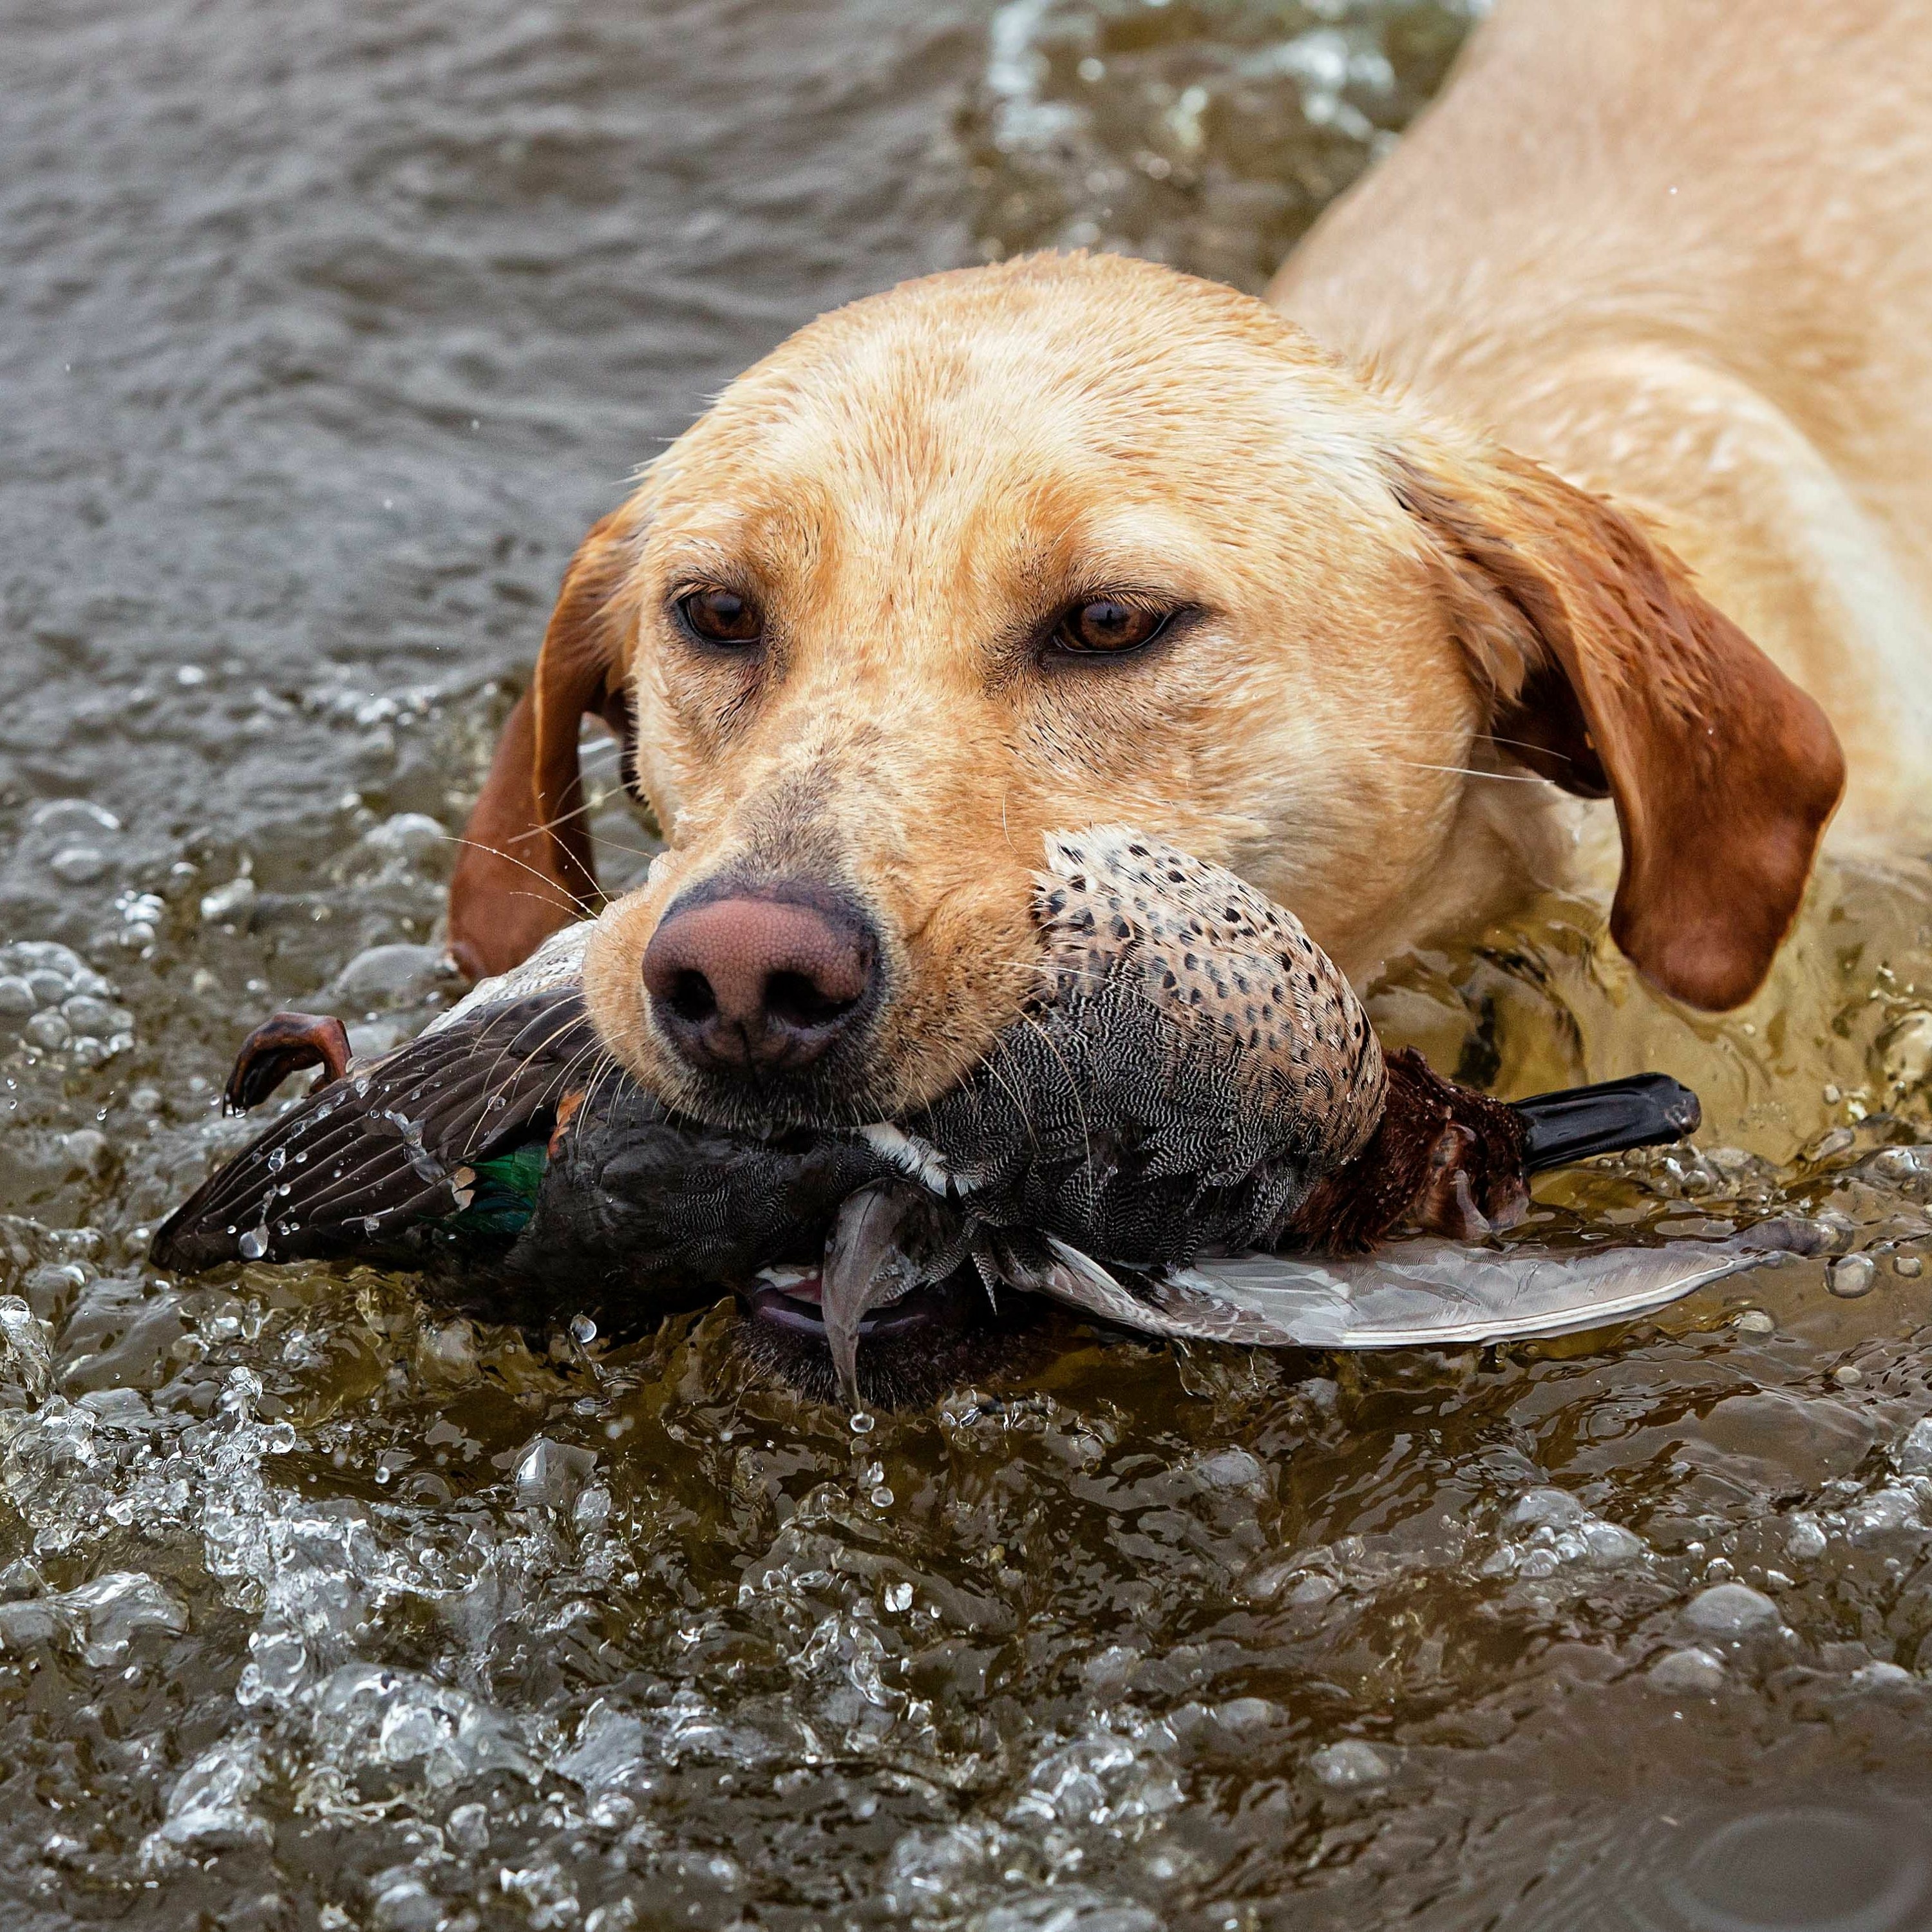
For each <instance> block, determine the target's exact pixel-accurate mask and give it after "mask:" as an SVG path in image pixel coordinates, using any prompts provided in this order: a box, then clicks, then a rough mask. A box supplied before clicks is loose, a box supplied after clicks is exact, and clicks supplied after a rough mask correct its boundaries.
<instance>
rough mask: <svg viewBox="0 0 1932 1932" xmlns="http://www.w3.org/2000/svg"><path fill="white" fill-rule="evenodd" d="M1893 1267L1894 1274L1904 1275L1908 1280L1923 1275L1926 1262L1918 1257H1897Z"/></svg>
mask: <svg viewBox="0 0 1932 1932" xmlns="http://www.w3.org/2000/svg"><path fill="white" fill-rule="evenodd" d="M1891 1265H1892V1269H1893V1271H1894V1273H1895V1274H1902V1275H1904V1276H1905V1277H1907V1278H1908V1279H1909V1278H1910V1277H1913V1276H1915V1275H1918V1274H1922V1273H1923V1272H1924V1267H1925V1264H1924V1262H1923V1261H1921V1259H1919V1257H1918V1256H1916V1255H1899V1256H1895V1257H1894V1259H1893V1262H1892V1264H1891Z"/></svg>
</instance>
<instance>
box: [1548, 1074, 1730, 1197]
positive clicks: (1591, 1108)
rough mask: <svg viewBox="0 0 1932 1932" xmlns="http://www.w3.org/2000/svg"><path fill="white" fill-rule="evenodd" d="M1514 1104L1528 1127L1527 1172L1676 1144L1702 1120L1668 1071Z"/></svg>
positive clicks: (1689, 1094) (1692, 1100) (1699, 1109)
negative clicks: (1596, 1156)
mask: <svg viewBox="0 0 1932 1932" xmlns="http://www.w3.org/2000/svg"><path fill="white" fill-rule="evenodd" d="M1514 1104H1515V1107H1516V1111H1517V1113H1518V1114H1520V1115H1521V1116H1522V1117H1523V1121H1524V1123H1525V1124H1526V1126H1527V1127H1529V1142H1528V1143H1527V1145H1526V1148H1525V1149H1524V1154H1523V1172H1525V1173H1526V1174H1541V1173H1542V1172H1544V1169H1547V1168H1552V1167H1567V1166H1569V1164H1570V1163H1571V1162H1572V1161H1577V1160H1588V1159H1589V1157H1590V1156H1591V1155H1592V1154H1618V1153H1620V1152H1622V1150H1623V1149H1625V1148H1640V1147H1659V1146H1662V1145H1664V1144H1665V1143H1667V1142H1670V1141H1681V1140H1682V1139H1683V1138H1684V1137H1685V1135H1686V1134H1690V1133H1696V1131H1697V1127H1698V1124H1699V1123H1700V1121H1702V1120H1703V1118H1704V1110H1703V1108H1702V1107H1701V1106H1700V1105H1699V1104H1698V1100H1697V1095H1696V1094H1694V1093H1692V1092H1691V1090H1690V1088H1688V1087H1687V1086H1685V1085H1684V1083H1683V1082H1682V1081H1680V1080H1673V1079H1671V1077H1670V1075H1669V1074H1667V1073H1633V1074H1632V1075H1631V1076H1630V1077H1629V1079H1627V1080H1601V1081H1599V1082H1598V1083H1597V1085H1595V1086H1594V1087H1569V1088H1565V1089H1564V1091H1562V1093H1560V1094H1533V1095H1532V1097H1530V1098H1529V1100H1518V1101H1517V1102H1516V1103H1514Z"/></svg>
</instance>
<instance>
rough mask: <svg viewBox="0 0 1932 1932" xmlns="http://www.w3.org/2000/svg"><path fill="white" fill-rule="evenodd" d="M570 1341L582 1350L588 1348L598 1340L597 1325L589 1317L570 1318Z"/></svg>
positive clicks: (574, 1316) (577, 1316)
mask: <svg viewBox="0 0 1932 1932" xmlns="http://www.w3.org/2000/svg"><path fill="white" fill-rule="evenodd" d="M570 1339H571V1340H572V1341H573V1342H574V1343H576V1344H577V1346H578V1347H579V1348H580V1349H586V1348H588V1347H589V1346H590V1344H591V1343H592V1342H594V1341H595V1340H596V1339H597V1325H596V1323H595V1322H593V1321H592V1320H591V1319H590V1317H589V1316H587V1315H573V1316H571V1318H570Z"/></svg>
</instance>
